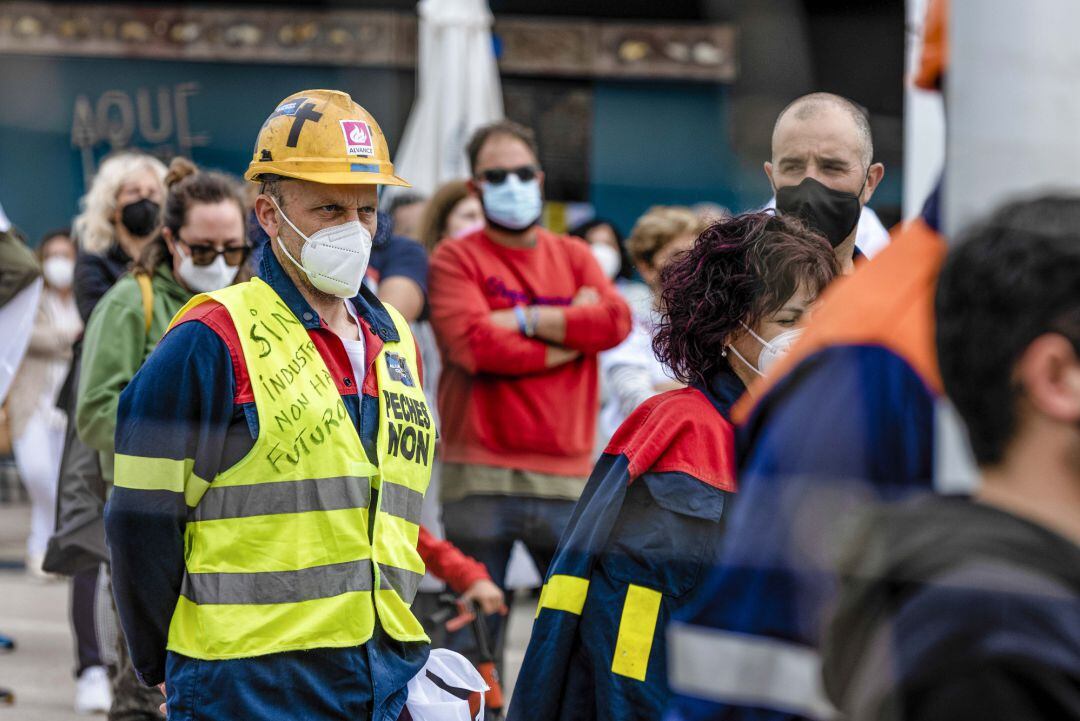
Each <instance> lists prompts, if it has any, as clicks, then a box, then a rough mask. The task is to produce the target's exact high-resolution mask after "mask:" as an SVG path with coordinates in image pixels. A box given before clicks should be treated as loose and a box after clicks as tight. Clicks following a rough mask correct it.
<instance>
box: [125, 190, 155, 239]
mask: <svg viewBox="0 0 1080 721" xmlns="http://www.w3.org/2000/svg"><path fill="white" fill-rule="evenodd" d="M160 214H161V206H160V205H158V204H157V203H155V202H154V201H152V200H150V199H149V198H143V199H142V200H136V201H135V202H134V203H128V204H127V205H125V206H124V207H123V209H122V210H121V211H120V222H121V223H123V224H124V227H125V228H127V229H128V232H129V233H131V234H132V235H134V236H135V237H136V238H145V237H146V236H148V235H150V234H151V233H153V232H154V229H155V228H157V224H158V217H159V216H160Z"/></svg>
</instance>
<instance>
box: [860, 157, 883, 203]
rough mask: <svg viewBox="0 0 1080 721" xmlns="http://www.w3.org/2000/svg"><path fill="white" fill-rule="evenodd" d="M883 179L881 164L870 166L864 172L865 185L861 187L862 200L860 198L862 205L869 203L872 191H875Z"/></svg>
mask: <svg viewBox="0 0 1080 721" xmlns="http://www.w3.org/2000/svg"><path fill="white" fill-rule="evenodd" d="M884 177H885V166H884V165H882V164H881V163H874V164H872V165H871V166H870V168H869V169H868V170H867V171H866V185H865V186H864V187H863V192H862V198H860V200H861V201H862V204H863V205H866V204H867V203H869V202H870V198H871V197H873V195H874V191H875V190H877V187H878V185H880V184H881V180H882V179H883V178H884Z"/></svg>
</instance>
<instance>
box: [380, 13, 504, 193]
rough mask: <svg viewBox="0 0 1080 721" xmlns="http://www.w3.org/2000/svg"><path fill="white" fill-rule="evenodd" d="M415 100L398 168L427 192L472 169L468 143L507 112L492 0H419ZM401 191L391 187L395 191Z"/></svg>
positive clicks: (396, 168)
mask: <svg viewBox="0 0 1080 721" xmlns="http://www.w3.org/2000/svg"><path fill="white" fill-rule="evenodd" d="M417 12H418V14H419V16H420V57H419V64H418V71H419V72H418V77H417V86H416V102H415V103H414V104H413V109H412V114H411V115H410V116H409V122H408V123H407V124H406V125H405V133H404V135H403V136H402V138H401V145H400V146H399V147H398V152H397V158H395V162H394V167H395V170H396V171H397V174H398V175H400V176H401V177H403V178H405V179H406V180H408V181H409V182H410V183H412V185H413V188H415V190H416V191H418V192H420V193H422V194H423V195H431V193H433V192H434V191H435V189H436V188H438V187H439V185H440V184H442V183H444V182H446V181H448V180H455V179H459V178H464V177H467V176H468V174H469V165H468V159H467V158H466V157H465V144H466V143H468V142H469V136H470V135H471V134H472V133H473V131H475V130H476V129H477V128H478V127H480V126H481V125H484V124H486V123H490V122H493V121H495V120H499V119H500V118H502V117H503V103H502V88H501V87H500V85H499V70H498V67H497V66H496V64H495V53H494V50H493V48H492V43H491V25H492V22H493V19H492V16H491V11H490V10H489V9H488V6H487V2H486V0H421V1H420V3H419V4H418V5H417ZM394 192H400V191H395V190H389V191H388V192H387V193H385V196H386V197H390V196H391V195H392V194H393V193H394Z"/></svg>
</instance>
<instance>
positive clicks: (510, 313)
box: [491, 308, 519, 331]
mask: <svg viewBox="0 0 1080 721" xmlns="http://www.w3.org/2000/svg"><path fill="white" fill-rule="evenodd" d="M491 324H492V325H493V326H495V327H496V328H505V329H506V330H512V331H517V330H519V328H518V320H517V314H515V313H514V309H513V308H503V309H502V310H493V311H491Z"/></svg>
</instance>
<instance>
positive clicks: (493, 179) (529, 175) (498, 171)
mask: <svg viewBox="0 0 1080 721" xmlns="http://www.w3.org/2000/svg"><path fill="white" fill-rule="evenodd" d="M539 172H540V168H538V167H536V166H535V165H522V166H521V167H520V168H488V169H487V170H483V171H481V172H480V178H481V179H482V180H484V181H486V182H488V183H491V184H492V185H502V184H503V183H505V182H506V178H507V176H510V175H516V176H517V177H518V180H520V181H521V182H523V183H527V182H529V181H530V180H532V179H533V178H535V177H536V174H537V173H539Z"/></svg>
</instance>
